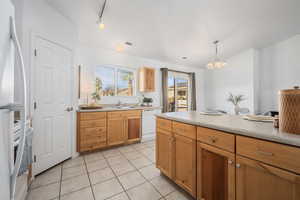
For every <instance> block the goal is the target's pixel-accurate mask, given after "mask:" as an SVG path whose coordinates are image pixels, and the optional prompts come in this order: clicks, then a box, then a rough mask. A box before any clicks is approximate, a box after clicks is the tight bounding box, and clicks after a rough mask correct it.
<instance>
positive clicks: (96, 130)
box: [80, 126, 106, 136]
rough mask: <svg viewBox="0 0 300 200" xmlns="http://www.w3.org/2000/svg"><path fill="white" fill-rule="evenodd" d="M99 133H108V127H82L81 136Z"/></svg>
mask: <svg viewBox="0 0 300 200" xmlns="http://www.w3.org/2000/svg"><path fill="white" fill-rule="evenodd" d="M99 134H106V127H104V126H103V127H96V128H82V129H80V135H81V136H93V135H99Z"/></svg>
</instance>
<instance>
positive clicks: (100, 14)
mask: <svg viewBox="0 0 300 200" xmlns="http://www.w3.org/2000/svg"><path fill="white" fill-rule="evenodd" d="M105 6H106V0H105V1H104V3H103V6H102V9H101V10H100V12H99V20H100V21H101V19H102V16H103V13H104V10H105Z"/></svg>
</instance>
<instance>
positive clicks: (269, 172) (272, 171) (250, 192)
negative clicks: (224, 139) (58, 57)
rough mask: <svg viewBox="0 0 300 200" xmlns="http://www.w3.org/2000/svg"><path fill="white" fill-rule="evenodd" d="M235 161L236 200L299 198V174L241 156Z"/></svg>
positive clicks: (289, 199) (287, 199) (288, 199)
mask: <svg viewBox="0 0 300 200" xmlns="http://www.w3.org/2000/svg"><path fill="white" fill-rule="evenodd" d="M236 163H237V166H236V167H237V169H236V176H237V179H236V180H237V182H236V189H237V193H236V194H237V200H262V199H263V200H282V199H284V200H299V199H300V176H298V175H296V174H293V173H290V172H287V171H285V170H282V169H278V168H275V167H271V166H269V165H266V164H263V163H261V162H258V161H254V160H250V159H247V158H244V157H241V156H237V159H236Z"/></svg>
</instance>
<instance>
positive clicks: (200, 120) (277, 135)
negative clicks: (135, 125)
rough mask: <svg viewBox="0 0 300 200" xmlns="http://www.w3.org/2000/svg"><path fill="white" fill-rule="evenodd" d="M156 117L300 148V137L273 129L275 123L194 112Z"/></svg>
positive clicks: (164, 114)
mask: <svg viewBox="0 0 300 200" xmlns="http://www.w3.org/2000/svg"><path fill="white" fill-rule="evenodd" d="M156 116H157V117H161V118H165V119H170V120H174V121H178V122H183V123H187V124H192V125H198V126H202V127H206V128H212V129H216V130H220V131H224V132H229V133H233V134H237V135H243V136H248V137H253V138H258V139H263V140H268V141H273V142H278V143H282V144H288V145H292V146H297V147H300V135H296V134H289V133H285V132H281V131H280V130H279V129H276V128H274V127H273V123H265V122H254V121H248V120H244V119H242V117H241V116H234V115H220V116H209V115H203V114H200V113H199V112H194V111H191V112H174V113H163V114H156Z"/></svg>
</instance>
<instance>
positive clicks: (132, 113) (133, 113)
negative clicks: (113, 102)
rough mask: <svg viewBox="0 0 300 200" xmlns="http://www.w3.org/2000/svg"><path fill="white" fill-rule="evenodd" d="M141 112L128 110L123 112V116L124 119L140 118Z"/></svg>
mask: <svg viewBox="0 0 300 200" xmlns="http://www.w3.org/2000/svg"><path fill="white" fill-rule="evenodd" d="M141 114H142V111H140V110H128V111H123V115H124V116H126V117H131V116H141Z"/></svg>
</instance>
